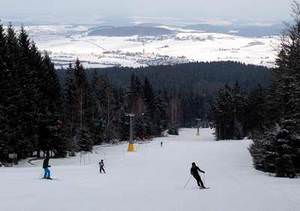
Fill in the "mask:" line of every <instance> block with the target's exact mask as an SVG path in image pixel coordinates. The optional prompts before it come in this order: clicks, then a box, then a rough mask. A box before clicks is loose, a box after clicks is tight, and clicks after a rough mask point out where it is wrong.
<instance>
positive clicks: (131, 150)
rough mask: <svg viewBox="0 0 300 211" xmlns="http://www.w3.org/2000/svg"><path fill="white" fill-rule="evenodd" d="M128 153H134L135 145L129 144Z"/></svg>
mask: <svg viewBox="0 0 300 211" xmlns="http://www.w3.org/2000/svg"><path fill="white" fill-rule="evenodd" d="M127 151H128V152H134V145H133V144H128V150H127Z"/></svg>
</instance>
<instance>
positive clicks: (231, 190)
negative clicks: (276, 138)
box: [0, 129, 300, 211]
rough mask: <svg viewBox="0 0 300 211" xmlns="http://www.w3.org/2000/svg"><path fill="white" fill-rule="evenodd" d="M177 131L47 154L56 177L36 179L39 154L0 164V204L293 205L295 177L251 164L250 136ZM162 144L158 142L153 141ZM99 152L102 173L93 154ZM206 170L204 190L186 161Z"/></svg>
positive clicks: (146, 209) (162, 208) (61, 209)
mask: <svg viewBox="0 0 300 211" xmlns="http://www.w3.org/2000/svg"><path fill="white" fill-rule="evenodd" d="M180 132H181V134H180V136H169V137H164V138H157V139H155V140H153V141H152V142H149V143H147V144H137V145H136V152H134V153H127V152H126V147H127V145H126V144H120V145H116V146H110V145H105V146H99V147H96V148H95V150H94V153H93V154H90V155H86V156H85V165H83V163H84V162H83V159H82V164H80V159H79V157H75V158H69V159H60V160H50V164H51V165H52V166H53V167H52V168H51V170H52V173H53V177H54V178H57V179H56V180H53V181H49V180H41V179H40V177H41V175H42V169H41V167H40V165H41V162H40V161H38V162H36V163H35V164H36V166H30V165H29V164H27V163H23V164H21V165H20V166H18V167H16V168H0V188H1V189H0V190H1V191H0V210H1V211H2V210H3V211H41V210H43V211H69V210H71V211H91V210H98V211H120V210H122V211H127V210H128V211H193V210H195V211H199V210H204V211H248V210H249V211H298V210H300V179H286V178H275V177H271V176H268V175H267V174H264V173H261V172H258V171H256V170H254V169H253V167H252V162H251V157H250V155H249V152H248V147H249V144H250V141H249V140H243V141H220V142H215V141H213V139H214V138H213V135H212V131H211V130H209V129H202V130H201V131H200V132H201V135H200V136H195V132H196V131H195V129H183V130H181V131H180ZM161 141H163V142H164V146H163V147H162V148H161V147H160V142H161ZM100 159H104V160H105V164H106V170H107V174H106V175H100V174H99V173H98V166H97V162H98V161H99V160H100ZM193 161H195V162H196V163H197V164H198V165H199V166H200V168H202V169H203V170H205V171H206V172H207V174H206V175H204V176H203V179H204V181H205V184H206V185H207V186H209V187H211V188H210V189H208V190H199V189H198V188H197V186H196V184H195V182H194V181H193V180H191V181H190V183H189V184H188V185H187V187H186V188H185V189H184V184H185V183H186V181H187V180H188V178H189V168H190V165H191V162H193Z"/></svg>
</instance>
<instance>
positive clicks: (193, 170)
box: [191, 162, 206, 188]
mask: <svg viewBox="0 0 300 211" xmlns="http://www.w3.org/2000/svg"><path fill="white" fill-rule="evenodd" d="M198 171H200V172H201V173H203V174H205V171H202V170H201V169H200V168H199V167H198V166H196V164H195V163H194V162H193V163H192V168H191V175H192V176H193V177H194V178H195V179H196V181H197V184H198V186H199V187H201V188H206V187H205V186H204V184H203V182H202V180H201V177H200V175H199V173H198Z"/></svg>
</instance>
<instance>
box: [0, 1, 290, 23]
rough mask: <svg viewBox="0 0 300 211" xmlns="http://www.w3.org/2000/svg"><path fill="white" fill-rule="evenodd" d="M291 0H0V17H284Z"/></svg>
mask: <svg viewBox="0 0 300 211" xmlns="http://www.w3.org/2000/svg"><path fill="white" fill-rule="evenodd" d="M290 5H291V0H0V18H4V17H7V16H9V17H14V16H22V17H25V18H30V19H38V17H40V16H41V15H49V16H50V17H51V16H53V17H55V18H56V19H57V18H59V19H61V20H62V21H64V20H68V19H69V20H70V19H71V18H74V19H76V18H77V19H78V18H83V19H89V18H92V17H93V18H94V17H117V18H122V17H132V16H139V17H172V18H180V19H191V18H195V19H196V18H204V19H230V20H254V21H284V20H288V19H289V17H290V15H289V14H290Z"/></svg>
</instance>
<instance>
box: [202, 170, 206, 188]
mask: <svg viewBox="0 0 300 211" xmlns="http://www.w3.org/2000/svg"><path fill="white" fill-rule="evenodd" d="M203 183H204V186H205V187H206V180H205V173H204V174H203Z"/></svg>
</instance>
